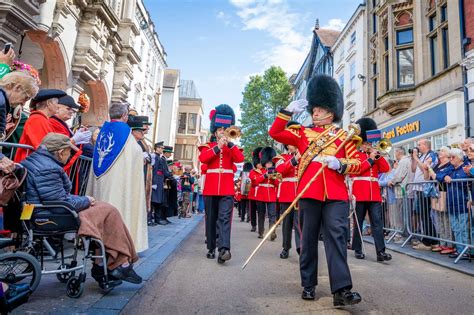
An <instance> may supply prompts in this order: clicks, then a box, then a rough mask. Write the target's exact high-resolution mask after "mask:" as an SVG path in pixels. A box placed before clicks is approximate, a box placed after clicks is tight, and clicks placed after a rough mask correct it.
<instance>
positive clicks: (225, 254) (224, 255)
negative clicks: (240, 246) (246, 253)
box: [217, 248, 232, 264]
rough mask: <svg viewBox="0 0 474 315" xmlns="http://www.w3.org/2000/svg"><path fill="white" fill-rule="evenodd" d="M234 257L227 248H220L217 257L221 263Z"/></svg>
mask: <svg viewBox="0 0 474 315" xmlns="http://www.w3.org/2000/svg"><path fill="white" fill-rule="evenodd" d="M231 258H232V255H231V253H230V250H228V249H227V248H221V249H220V250H219V256H218V257H217V262H218V263H220V264H223V263H225V262H226V261H228V260H230V259H231Z"/></svg>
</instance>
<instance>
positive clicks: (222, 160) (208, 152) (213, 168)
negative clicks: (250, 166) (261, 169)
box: [199, 142, 244, 196]
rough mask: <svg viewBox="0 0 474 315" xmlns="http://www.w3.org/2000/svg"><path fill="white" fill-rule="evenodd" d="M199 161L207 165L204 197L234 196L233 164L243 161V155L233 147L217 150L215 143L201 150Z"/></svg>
mask: <svg viewBox="0 0 474 315" xmlns="http://www.w3.org/2000/svg"><path fill="white" fill-rule="evenodd" d="M199 161H201V163H203V164H206V165H207V171H206V184H205V186H204V190H203V195H204V196H233V195H234V173H235V171H234V163H240V162H243V161H244V155H243V154H242V152H240V150H239V148H238V147H237V146H236V145H234V146H232V148H229V147H227V146H225V147H223V148H222V150H221V149H219V147H218V146H217V143H216V142H212V143H208V144H207V147H205V148H202V149H201V153H200V154H199Z"/></svg>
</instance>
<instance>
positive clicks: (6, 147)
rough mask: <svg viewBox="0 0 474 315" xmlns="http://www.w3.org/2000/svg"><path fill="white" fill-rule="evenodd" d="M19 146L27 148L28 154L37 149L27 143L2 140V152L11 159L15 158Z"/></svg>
mask: <svg viewBox="0 0 474 315" xmlns="http://www.w3.org/2000/svg"><path fill="white" fill-rule="evenodd" d="M19 148H21V149H26V150H27V153H28V154H29V153H31V152H33V151H34V150H35V148H33V147H32V146H30V145H26V144H18V143H10V142H0V150H1V152H2V153H3V154H4V155H5V156H6V157H7V158H9V159H10V160H13V158H14V157H15V154H16V150H17V149H19Z"/></svg>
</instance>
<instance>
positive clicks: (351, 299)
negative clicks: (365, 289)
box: [333, 289, 362, 306]
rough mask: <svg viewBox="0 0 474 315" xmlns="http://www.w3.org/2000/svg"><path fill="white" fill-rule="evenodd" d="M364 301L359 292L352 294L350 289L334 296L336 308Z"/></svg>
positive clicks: (340, 291) (338, 292)
mask: <svg viewBox="0 0 474 315" xmlns="http://www.w3.org/2000/svg"><path fill="white" fill-rule="evenodd" d="M360 301H362V297H361V296H360V294H359V293H357V292H352V291H351V290H349V289H342V290H339V291H337V292H336V293H335V294H334V297H333V302H334V306H345V305H353V304H357V303H359V302H360Z"/></svg>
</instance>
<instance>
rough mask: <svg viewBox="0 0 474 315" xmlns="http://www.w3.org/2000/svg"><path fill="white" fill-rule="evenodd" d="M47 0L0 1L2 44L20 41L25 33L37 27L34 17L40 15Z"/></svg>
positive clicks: (0, 36)
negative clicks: (40, 9) (41, 7)
mask: <svg viewBox="0 0 474 315" xmlns="http://www.w3.org/2000/svg"><path fill="white" fill-rule="evenodd" d="M45 1H46V0H22V1H17V0H2V1H0V30H1V31H0V43H1V42H11V43H13V44H14V45H16V44H17V42H19V41H20V37H21V34H23V32H24V31H26V30H29V29H33V28H35V27H36V22H35V21H34V19H33V17H34V16H36V15H38V14H39V6H40V4H41V3H43V2H45Z"/></svg>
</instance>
